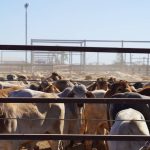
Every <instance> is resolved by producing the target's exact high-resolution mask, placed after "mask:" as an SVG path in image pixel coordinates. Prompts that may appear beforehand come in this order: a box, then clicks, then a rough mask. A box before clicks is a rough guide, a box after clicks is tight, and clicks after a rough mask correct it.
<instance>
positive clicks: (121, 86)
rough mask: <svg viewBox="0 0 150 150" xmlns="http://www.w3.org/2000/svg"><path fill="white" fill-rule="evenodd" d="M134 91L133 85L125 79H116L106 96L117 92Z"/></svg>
mask: <svg viewBox="0 0 150 150" xmlns="http://www.w3.org/2000/svg"><path fill="white" fill-rule="evenodd" d="M124 92H132V89H131V87H130V86H129V84H128V82H127V81H125V80H120V81H116V82H115V83H113V84H112V85H110V86H109V90H108V91H107V92H106V94H105V96H104V97H107V98H109V97H112V96H113V95H114V94H116V93H124Z"/></svg>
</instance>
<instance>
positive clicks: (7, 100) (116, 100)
mask: <svg viewBox="0 0 150 150" xmlns="http://www.w3.org/2000/svg"><path fill="white" fill-rule="evenodd" d="M0 103H106V104H107V103H117V104H118V103H128V104H135V103H136V104H137V103H139V104H148V103H150V98H149V99H138V98H88V99H87V98H85V99H77V98H25V97H14V98H0Z"/></svg>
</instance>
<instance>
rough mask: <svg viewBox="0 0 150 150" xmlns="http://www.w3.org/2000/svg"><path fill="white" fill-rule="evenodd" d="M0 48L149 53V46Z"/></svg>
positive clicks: (2, 46)
mask: <svg viewBox="0 0 150 150" xmlns="http://www.w3.org/2000/svg"><path fill="white" fill-rule="evenodd" d="M0 50H32V51H72V52H111V53H150V49H149V48H117V47H75V46H37V45H36V46H35V45H32V46H31V45H0Z"/></svg>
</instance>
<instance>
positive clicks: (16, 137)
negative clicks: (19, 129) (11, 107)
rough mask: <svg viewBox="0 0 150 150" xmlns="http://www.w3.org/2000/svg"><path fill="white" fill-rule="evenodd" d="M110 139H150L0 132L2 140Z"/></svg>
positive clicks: (142, 137)
mask: <svg viewBox="0 0 150 150" xmlns="http://www.w3.org/2000/svg"><path fill="white" fill-rule="evenodd" d="M12 139H13V140H80V141H82V140H107V141H108V140H109V141H148V140H150V136H146V135H89V134H84V135H83V134H81V135H77V134H70V135H69V134H63V135H60V134H11V135H10V134H0V140H12Z"/></svg>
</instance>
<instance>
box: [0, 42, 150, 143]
mask: <svg viewBox="0 0 150 150" xmlns="http://www.w3.org/2000/svg"><path fill="white" fill-rule="evenodd" d="M0 50H29V51H70V52H72V51H76V52H111V53H114V52H117V53H131V52H132V53H148V54H149V53H150V49H148V48H115V47H71V46H25V45H0ZM0 103H128V104H129V103H130V104H135V103H136V104H137V103H139V104H149V103H150V99H136V98H133V99H116V98H115V99H111V98H103V99H96V98H91V99H74V98H73V99H70V98H63V99H58V98H53V99H52V98H51V99H49V98H0ZM0 140H118V141H122V140H123V141H131V140H132V141H141V140H142V141H143V140H150V136H143V135H130V136H129V135H109V136H108V135H107V136H105V135H75V134H70V135H68V134H67V135H66V134H64V135H58V134H0Z"/></svg>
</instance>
